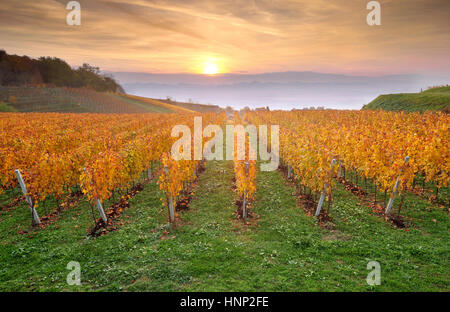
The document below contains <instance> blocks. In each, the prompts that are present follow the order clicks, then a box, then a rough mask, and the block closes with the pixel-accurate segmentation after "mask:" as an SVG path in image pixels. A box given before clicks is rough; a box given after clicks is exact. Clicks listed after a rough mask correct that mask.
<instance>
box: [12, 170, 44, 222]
mask: <svg viewBox="0 0 450 312" xmlns="http://www.w3.org/2000/svg"><path fill="white" fill-rule="evenodd" d="M14 172H15V173H16V176H17V180H18V181H19V184H20V188H21V189H22V193H23V195H25V199H26V201H27V203H28V207H30V211H31V215H32V217H33V225H39V224H40V223H41V220H39V216H38V213H37V211H36V209H35V208H34V206H33V200H32V199H31V197H30V195H28V191H27V186H26V185H25V181H24V180H23V178H22V174H21V173H20V170H19V169H16V170H14Z"/></svg>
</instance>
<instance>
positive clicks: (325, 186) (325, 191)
mask: <svg viewBox="0 0 450 312" xmlns="http://www.w3.org/2000/svg"><path fill="white" fill-rule="evenodd" d="M335 163H336V160H335V159H333V160H332V161H331V167H333V165H334V164H335ZM327 188H328V184H327V183H325V184H324V185H323V191H322V194H320V199H319V203H318V204H317V209H316V213H315V214H314V216H316V217H318V216H319V215H320V210H322V205H323V202H324V201H325V196H326V194H327Z"/></svg>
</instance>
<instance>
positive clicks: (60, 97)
mask: <svg viewBox="0 0 450 312" xmlns="http://www.w3.org/2000/svg"><path fill="white" fill-rule="evenodd" d="M8 111H18V112H66V113H69V112H70V113H173V112H178V113H186V112H188V113H190V112H218V111H220V107H219V106H215V105H201V104H191V103H179V102H175V101H170V102H168V101H167V100H157V99H150V98H145V97H140V96H135V95H129V94H122V93H111V92H97V91H94V90H91V89H86V88H66V87H62V88H58V87H26V86H21V87H5V86H0V112H8Z"/></svg>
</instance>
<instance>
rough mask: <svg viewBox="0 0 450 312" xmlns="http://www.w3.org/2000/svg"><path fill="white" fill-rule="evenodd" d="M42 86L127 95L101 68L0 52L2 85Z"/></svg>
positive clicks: (48, 58)
mask: <svg viewBox="0 0 450 312" xmlns="http://www.w3.org/2000/svg"><path fill="white" fill-rule="evenodd" d="M39 84H46V85H50V86H56V87H72V88H83V87H85V88H91V89H94V90H96V91H101V92H107V91H109V92H120V93H125V91H124V90H123V88H122V86H121V85H120V84H118V83H117V82H116V81H115V80H114V78H112V77H110V76H107V75H105V74H102V73H101V72H100V68H99V67H95V66H91V65H89V64H86V63H84V64H83V65H82V66H80V67H78V68H72V67H70V65H69V64H67V62H66V61H64V60H62V59H60V58H57V57H48V56H45V57H44V56H43V57H40V58H38V59H32V58H30V57H28V56H26V55H24V56H18V55H10V54H7V53H6V51H4V50H0V85H3V86H24V85H39Z"/></svg>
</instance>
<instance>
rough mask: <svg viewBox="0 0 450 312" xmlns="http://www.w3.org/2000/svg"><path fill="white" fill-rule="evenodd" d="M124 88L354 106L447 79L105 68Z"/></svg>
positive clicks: (188, 96)
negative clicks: (213, 74)
mask: <svg viewBox="0 0 450 312" xmlns="http://www.w3.org/2000/svg"><path fill="white" fill-rule="evenodd" d="M110 74H112V75H113V76H114V78H116V79H117V80H118V81H119V83H121V85H122V86H123V87H124V89H125V91H126V92H127V93H130V94H134V95H139V96H145V97H150V98H163V99H165V98H167V97H170V98H172V99H173V100H176V101H181V102H188V101H192V102H195V103H202V104H215V105H219V106H221V107H226V106H231V107H233V108H235V109H240V108H243V107H245V106H248V107H250V108H257V107H266V106H268V107H270V109H283V110H291V109H302V108H307V107H324V108H332V109H360V108H361V107H362V106H363V105H365V104H367V103H369V102H370V101H372V100H373V99H375V98H376V97H377V96H379V95H380V94H388V93H407V92H420V91H421V89H423V90H425V89H426V88H428V87H431V86H434V85H442V84H448V83H449V82H450V76H427V75H389V76H379V77H369V76H349V75H338V74H326V73H316V72H280V73H264V74H221V75H216V76H207V75H198V74H151V73H133V72H114V73H110Z"/></svg>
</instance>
